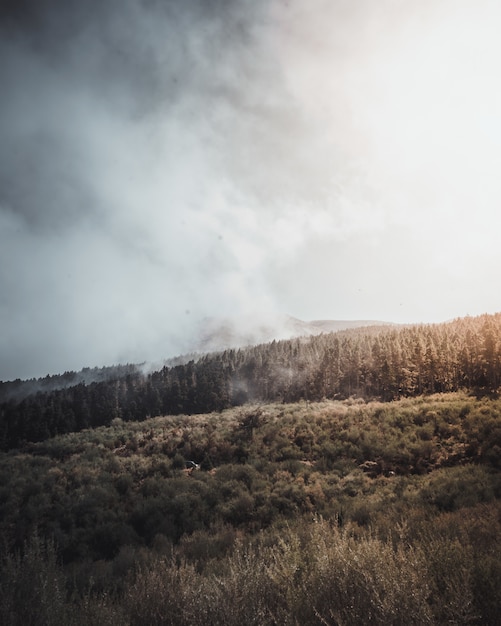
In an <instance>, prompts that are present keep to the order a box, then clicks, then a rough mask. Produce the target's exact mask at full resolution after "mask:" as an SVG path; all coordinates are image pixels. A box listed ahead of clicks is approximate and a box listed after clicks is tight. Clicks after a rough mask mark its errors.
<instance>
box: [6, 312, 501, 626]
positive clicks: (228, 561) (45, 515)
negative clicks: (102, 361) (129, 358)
mask: <svg viewBox="0 0 501 626" xmlns="http://www.w3.org/2000/svg"><path fill="white" fill-rule="evenodd" d="M500 359H501V315H484V316H480V317H476V318H464V319H459V320H454V321H452V322H449V323H447V324H439V325H427V326H409V327H404V328H388V327H371V328H366V329H359V330H356V331H344V332H339V333H335V334H325V335H320V336H318V337H309V338H303V339H294V340H290V341H280V342H273V343H271V344H266V345H260V346H255V347H249V348H246V349H240V350H228V351H226V352H223V353H217V354H209V355H205V356H201V357H199V358H193V359H190V360H189V361H188V362H186V363H178V364H175V365H172V366H171V367H165V368H163V369H162V370H160V371H158V372H152V373H150V374H147V375H143V374H141V373H140V371H139V370H138V369H137V368H136V367H135V366H124V367H123V369H120V368H117V369H116V370H115V373H114V374H113V370H112V369H109V370H106V371H104V370H96V371H95V372H93V373H92V376H93V377H94V378H95V380H93V382H89V383H82V382H79V380H78V376H76V375H75V376H73V378H72V374H71V373H69V374H68V373H67V374H65V375H63V376H65V378H66V382H65V383H64V385H63V384H60V383H62V381H58V380H57V377H56V378H54V379H52V380H50V383H47V385H48V387H50V389H47V390H46V391H41V390H40V389H36V388H37V386H38V387H40V385H42V384H43V383H42V382H38V383H37V385H35V386H34V387H32V388H33V389H36V391H35V392H34V393H31V394H28V395H26V393H25V392H23V391H22V389H21V388H22V381H14V382H11V383H4V384H3V388H2V389H0V395H1V396H2V398H3V400H2V404H1V411H2V413H1V419H2V422H1V423H2V446H3V451H1V452H0V477H1V479H0V623H2V624H9V625H10V624H13V625H18V624H19V625H21V624H23V625H24V624H37V625H38V624H47V625H54V626H55V625H58V626H60V624H68V625H69V626H71V625H75V626H80V625H84V624H85V625H86V626H87V625H92V624H95V625H96V626H97V625H101V624H110V625H115V624H116V625H117V626H118V625H120V626H136V625H137V626H139V625H143V624H149V625H150V624H151V625H152V626H163V625H168V624H169V625H173V626H177V625H179V626H184V625H186V626H188V624H190V625H195V626H198V625H200V626H202V625H204V626H205V625H207V624H211V625H219V624H221V625H228V626H237V625H238V626H241V625H242V624H255V625H270V626H271V625H274V626H281V625H285V626H287V625H291V626H296V625H298V624H301V625H305V626H309V625H317V624H318V625H319V626H320V625H324V626H325V625H326V624H327V625H329V626H345V625H350V626H351V625H353V626H355V625H356V626H359V625H360V624H366V623H372V624H379V625H383V624H384V625H388V624H392V625H401V626H404V625H405V626H406V625H408V624H416V625H418V624H419V625H421V624H474V625H479V626H480V625H483V624H492V625H496V624H499V623H500V621H499V615H501V399H500V398H499V394H498V391H499V387H500V384H501V381H500V376H501V367H500V365H501V361H500ZM71 381H73V382H74V383H76V384H71ZM31 382H33V381H31ZM58 386H59V388H56V387H58ZM14 388H17V391H18V392H20V393H13V389H14Z"/></svg>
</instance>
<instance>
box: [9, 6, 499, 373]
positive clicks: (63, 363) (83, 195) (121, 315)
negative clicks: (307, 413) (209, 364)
mask: <svg viewBox="0 0 501 626" xmlns="http://www.w3.org/2000/svg"><path fill="white" fill-rule="evenodd" d="M499 32H501V4H499V3H498V2H497V1H495V0H421V1H420V2H415V1H414V0H379V1H378V2H374V1H373V0H309V1H308V2H303V1H302V0H283V1H279V0H164V1H162V0H101V1H98V0H87V1H86V2H80V0H37V1H36V2H35V0H31V1H30V0H15V1H14V0H4V1H3V2H2V3H1V5H0V91H1V96H0V380H10V379H14V378H18V377H19V378H30V377H38V376H45V375H46V374H54V373H61V372H64V371H67V370H79V369H81V368H82V367H93V366H103V365H111V364H115V363H126V362H142V361H145V360H156V359H161V358H167V357H170V356H174V355H177V354H180V353H182V352H183V351H185V350H186V349H189V347H190V345H191V342H192V341H193V337H194V336H195V334H196V332H197V330H196V329H197V328H198V327H199V326H198V325H199V324H200V321H201V320H203V319H205V318H207V317H223V316H243V315H245V316H247V317H249V316H250V317H252V316H254V317H259V316H260V315H263V314H275V313H276V314H279V313H280V314H282V313H283V314H289V315H292V316H295V317H298V318H300V319H303V320H314V319H339V320H359V319H370V320H382V321H387V322H397V323H402V322H405V323H421V322H424V323H427V322H441V321H445V320H449V319H453V318H456V317H462V316H465V315H478V314H482V313H494V312H497V311H500V310H501V295H500V294H499V291H498V285H499V279H498V271H499V269H501V245H499V243H498V237H499V228H500V226H501V211H500V205H501V176H500V175H499V172H500V165H501V81H500V80H499V76H500V69H501V67H500V66H501V38H499V35H498V34H499Z"/></svg>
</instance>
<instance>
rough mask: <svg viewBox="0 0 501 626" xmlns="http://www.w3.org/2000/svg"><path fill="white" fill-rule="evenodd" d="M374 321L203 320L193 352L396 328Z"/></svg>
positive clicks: (280, 317) (279, 317)
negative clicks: (359, 329) (357, 330)
mask: <svg viewBox="0 0 501 626" xmlns="http://www.w3.org/2000/svg"><path fill="white" fill-rule="evenodd" d="M396 325H397V324H393V323H392V322H383V321H377V320H313V321H303V320H300V319H298V318H296V317H292V316H290V315H269V316H264V317H258V318H256V317H251V316H240V317H226V318H206V319H205V320H203V323H202V324H201V327H200V331H199V336H198V338H197V339H196V340H195V342H194V345H193V348H192V351H193V352H201V353H207V352H220V351H222V350H228V349H231V348H242V347H245V346H251V345H257V344H262V343H269V342H270V341H274V340H275V341H278V340H281V339H292V338H293V337H311V336H313V335H320V334H321V333H332V332H339V331H342V330H350V329H354V328H364V327H367V326H396Z"/></svg>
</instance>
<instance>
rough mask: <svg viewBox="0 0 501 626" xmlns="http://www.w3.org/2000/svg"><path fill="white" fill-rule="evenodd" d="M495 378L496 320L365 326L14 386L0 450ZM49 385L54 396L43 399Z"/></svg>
mask: <svg viewBox="0 0 501 626" xmlns="http://www.w3.org/2000/svg"><path fill="white" fill-rule="evenodd" d="M500 377H501V314H499V313H498V314H495V315H482V316H479V317H467V318H461V319H457V320H454V321H452V322H449V323H444V324H436V325H417V326H409V327H404V328H389V327H387V326H382V327H368V328H365V329H356V330H349V331H342V332H338V333H329V334H323V335H319V336H314V337H308V338H297V339H290V340H284V341H274V342H272V343H269V344H263V345H259V346H254V347H249V348H243V349H238V350H226V351H225V352H222V353H214V354H208V355H203V356H200V357H199V358H198V359H191V360H189V361H188V362H187V363H182V364H178V365H175V366H173V367H167V366H166V367H164V368H163V369H161V370H160V371H155V372H151V373H149V374H147V375H143V374H142V373H141V371H140V370H139V369H138V368H137V367H135V366H121V367H117V368H109V369H108V370H106V369H103V370H96V374H95V378H96V380H95V381H94V382H91V383H90V384H86V383H83V382H77V381H78V379H79V377H78V375H77V374H76V373H72V372H67V373H66V374H64V375H62V376H60V377H55V378H56V380H54V379H51V378H50V377H49V378H48V379H42V380H40V381H38V384H37V385H34V382H35V381H31V382H30V388H34V389H36V390H37V391H36V392H35V393H31V394H29V395H28V396H26V397H24V393H23V381H12V382H4V383H0V449H1V450H8V449H11V448H15V447H17V446H19V445H21V444H23V443H24V442H28V441H42V440H44V439H46V438H47V437H50V436H54V435H57V434H62V433H67V432H73V431H78V430H82V429H84V428H94V427H97V426H103V425H106V424H110V423H111V421H112V420H113V419H115V418H121V419H123V420H126V421H129V420H144V419H146V418H148V417H154V416H157V415H167V414H170V415H179V414H187V415H191V414H196V413H205V412H210V411H221V410H223V409H226V408H230V407H234V406H240V405H243V404H245V403H247V402H297V401H299V400H310V401H319V400H322V399H324V398H326V399H346V398H349V397H351V396H356V397H359V398H364V399H366V400H370V399H380V400H383V401H388V400H394V399H397V398H402V397H413V396H416V395H420V394H430V393H437V392H450V391H459V390H462V389H467V390H474V391H477V392H480V393H489V392H491V391H494V390H496V389H497V388H498V387H499V385H500V383H501V378H500ZM72 381H75V382H77V384H71V382H72ZM44 384H45V385H46V387H48V389H49V390H45V391H44V390H43V385H44ZM58 384H59V385H60V386H61V387H63V388H60V389H52V390H51V387H55V386H57V385H58ZM25 386H26V384H24V387H25ZM16 389H17V393H16Z"/></svg>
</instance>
